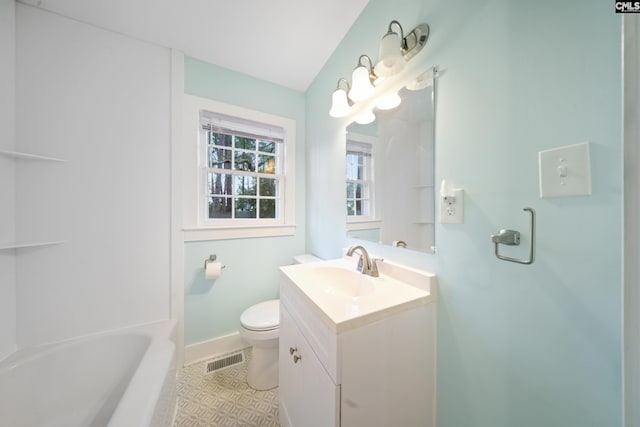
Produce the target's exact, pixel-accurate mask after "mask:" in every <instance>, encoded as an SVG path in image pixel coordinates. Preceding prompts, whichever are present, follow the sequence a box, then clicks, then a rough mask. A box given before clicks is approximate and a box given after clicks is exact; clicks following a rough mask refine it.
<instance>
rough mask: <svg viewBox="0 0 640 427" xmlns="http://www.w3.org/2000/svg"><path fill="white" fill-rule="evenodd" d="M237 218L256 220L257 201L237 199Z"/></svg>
mask: <svg viewBox="0 0 640 427" xmlns="http://www.w3.org/2000/svg"><path fill="white" fill-rule="evenodd" d="M235 203H236V218H255V217H256V199H245V198H241V199H239V198H237V199H235Z"/></svg>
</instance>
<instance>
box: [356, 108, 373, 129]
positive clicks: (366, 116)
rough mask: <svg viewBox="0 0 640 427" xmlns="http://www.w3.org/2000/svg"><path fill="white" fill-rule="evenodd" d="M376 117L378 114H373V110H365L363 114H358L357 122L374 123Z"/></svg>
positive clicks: (362, 123) (363, 123) (361, 123)
mask: <svg viewBox="0 0 640 427" xmlns="http://www.w3.org/2000/svg"><path fill="white" fill-rule="evenodd" d="M375 119H376V115H375V114H373V111H371V110H369V111H366V112H364V113H363V114H360V115H358V117H356V123H358V124H360V125H368V124H369V123H373V121H374V120H375Z"/></svg>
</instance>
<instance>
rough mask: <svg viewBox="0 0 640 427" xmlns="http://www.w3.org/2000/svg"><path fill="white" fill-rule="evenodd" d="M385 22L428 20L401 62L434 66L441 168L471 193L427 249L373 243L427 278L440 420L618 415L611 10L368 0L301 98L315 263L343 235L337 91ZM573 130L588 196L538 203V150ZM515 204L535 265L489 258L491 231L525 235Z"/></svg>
mask: <svg viewBox="0 0 640 427" xmlns="http://www.w3.org/2000/svg"><path fill="white" fill-rule="evenodd" d="M392 19H397V20H399V21H400V22H401V23H402V24H403V26H404V27H405V29H407V30H410V29H411V28H413V26H415V25H416V24H418V23H419V22H422V21H424V22H427V23H429V25H430V26H431V37H430V40H429V42H428V44H427V46H426V48H425V50H424V51H423V52H421V53H420V54H419V55H418V56H417V57H416V58H414V60H413V61H412V62H411V63H410V64H411V66H412V67H415V68H416V69H424V68H427V67H428V66H431V65H437V66H438V67H439V70H440V73H439V76H438V77H437V83H436V88H437V89H436V90H437V99H436V179H437V182H439V181H440V180H441V179H443V178H446V179H447V180H450V181H452V182H453V183H454V184H455V185H456V186H458V187H461V188H463V189H464V190H465V223H464V224H461V225H441V224H438V225H437V226H436V245H437V247H438V252H437V254H435V255H426V254H419V253H416V252H411V251H407V250H402V249H392V248H382V247H378V246H377V245H375V244H368V245H367V247H368V248H369V250H370V251H371V252H377V253H380V254H382V255H383V256H384V257H385V258H386V259H391V260H395V261H399V262H403V263H407V264H410V265H413V266H415V267H420V268H426V269H429V270H432V271H434V272H435V273H437V274H438V280H439V289H440V295H439V315H438V387H437V391H438V426H439V427H467V426H473V427H515V426H517V427H540V426H545V427H551V426H557V427H568V426H621V423H622V420H621V405H622V403H621V383H622V380H621V299H622V295H621V289H622V279H621V267H622V263H621V244H620V242H621V230H622V221H621V207H622V195H621V188H622V167H621V166H622V153H621V151H622V135H621V133H622V132H621V123H622V119H621V117H622V113H621V102H622V95H621V52H620V51H621V47H620V46H621V41H620V38H621V19H620V16H619V15H616V14H615V13H614V8H613V4H612V3H611V2H606V1H600V0H571V1H562V2H557V1H550V0H543V1H524V0H473V1H472V0H463V1H457V2H446V1H438V0H399V1H394V2H389V1H386V0H371V1H370V3H369V5H368V6H367V8H366V9H365V10H364V11H363V13H362V14H361V16H360V18H359V19H358V21H357V22H356V23H355V25H354V26H353V28H352V30H351V31H350V32H349V33H348V34H347V36H346V37H345V38H344V39H343V41H342V43H341V45H340V46H339V47H338V49H337V50H336V51H335V52H334V54H333V56H332V57H331V58H330V59H329V61H328V62H327V64H326V65H325V67H324V69H323V70H322V72H321V73H320V74H319V75H318V76H317V78H316V79H315V81H314V83H313V84H312V86H311V87H310V88H309V90H308V92H307V96H306V112H307V180H308V182H307V185H308V187H309V188H310V191H309V193H308V198H307V218H308V221H307V224H308V226H307V238H308V239H307V249H308V251H310V252H313V253H315V254H316V255H319V256H321V257H325V258H330V257H336V256H339V255H340V249H341V248H342V247H344V246H345V245H347V244H348V243H349V241H347V240H346V239H345V237H344V236H345V227H344V220H345V217H344V201H343V199H342V198H341V197H337V196H336V195H341V194H343V192H344V190H343V188H344V184H343V183H344V176H343V174H344V173H343V171H344V145H343V144H344V143H343V137H342V135H343V132H344V129H343V126H344V123H342V122H341V121H340V120H336V119H332V118H330V117H329V115H328V111H329V107H330V105H329V104H330V98H331V92H332V91H333V89H334V88H335V85H336V81H337V79H338V78H339V77H350V73H351V70H352V69H353V67H354V66H355V64H356V62H357V59H358V56H359V55H360V54H362V53H366V54H369V55H371V56H373V57H374V58H375V56H377V48H378V43H379V40H380V38H381V36H382V35H383V34H384V32H385V31H386V27H387V25H388V23H389V21H390V20H392ZM583 141H590V142H591V157H592V164H591V166H592V182H593V195H592V196H588V197H570V198H556V199H540V198H539V195H538V174H537V166H538V164H537V154H538V151H540V150H545V149H549V148H554V147H559V146H564V145H569V144H575V143H578V142H583ZM326 165H333V166H332V167H331V169H330V173H328V171H327V168H326ZM525 206H531V207H533V208H535V209H536V210H537V213H538V232H537V259H536V261H535V263H534V264H533V265H530V266H525V265H518V264H512V263H507V262H503V261H499V260H497V259H496V258H495V257H494V255H493V247H492V244H491V243H490V241H489V235H490V234H493V233H495V232H497V231H498V230H499V229H501V228H514V229H519V230H521V231H523V232H524V233H523V234H524V235H526V234H527V232H526V230H527V227H528V217H527V215H526V214H525V213H524V212H523V211H522V208H523V207H525ZM527 243H528V242H525V245H523V246H526V244H527ZM514 254H515V255H517V256H522V257H524V256H526V248H521V249H519V250H516V251H515V252H514ZM416 333H420V329H419V327H417V328H416Z"/></svg>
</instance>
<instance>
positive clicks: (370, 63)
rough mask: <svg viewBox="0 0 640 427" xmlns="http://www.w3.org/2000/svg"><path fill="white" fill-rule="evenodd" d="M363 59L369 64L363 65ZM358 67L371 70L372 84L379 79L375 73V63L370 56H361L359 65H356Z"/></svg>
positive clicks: (370, 78)
mask: <svg viewBox="0 0 640 427" xmlns="http://www.w3.org/2000/svg"><path fill="white" fill-rule="evenodd" d="M363 59H366V60H367V61H369V64H368V65H367V64H363V63H362V60H363ZM358 67H366V68H367V69H368V70H369V80H371V82H372V83H373V81H374V80H375V79H377V78H378V76H376V74H375V73H374V72H373V61H372V60H371V58H370V57H369V55H360V58H358V65H356V68H358Z"/></svg>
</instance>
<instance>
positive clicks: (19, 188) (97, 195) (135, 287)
mask: <svg viewBox="0 0 640 427" xmlns="http://www.w3.org/2000/svg"><path fill="white" fill-rule="evenodd" d="M0 27H2V26H1V25H0ZM16 46H17V47H16V53H17V54H16V58H17V60H16V75H17V85H16V88H17V89H16V90H17V95H16V97H17V103H16V114H17V122H16V123H17V125H16V130H17V146H18V149H19V150H21V151H26V152H32V153H38V154H42V155H47V156H53V157H60V158H64V159H66V160H67V162H64V163H54V162H21V163H20V164H19V166H18V167H17V172H16V177H17V184H16V193H17V196H16V197H17V207H16V213H17V215H16V216H17V234H18V238H19V239H20V240H36V241H37V240H45V241H46V240H63V241H65V243H64V244H61V245H56V246H48V247H41V248H37V249H27V250H21V251H20V254H19V255H18V256H16V264H17V277H18V281H17V343H18V346H19V347H22V346H25V345H34V344H39V343H43V342H50V341H57V340H61V339H65V338H69V337H74V336H78V335H83V334H89V333H93V332H97V331H103V330H110V329H115V328H120V327H124V326H128V325H133V324H139V323H145V322H150V321H154V320H160V319H167V318H169V317H170V234H169V233H170V118H171V115H170V52H169V50H168V49H166V48H162V47H159V46H156V45H152V44H149V43H145V42H142V41H139V40H134V39H131V38H128V37H124V36H122V35H119V34H115V33H112V32H109V31H105V30H102V29H99V28H96V27H92V26H89V25H85V24H83V23H80V22H77V21H73V20H70V19H66V18H64V17H61V16H59V15H55V14H51V13H48V12H45V11H42V10H39V9H36V8H32V7H30V6H25V5H23V4H20V3H18V4H17V6H16ZM0 323H2V322H0Z"/></svg>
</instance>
